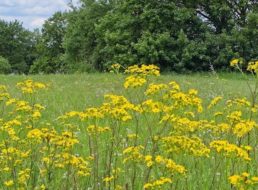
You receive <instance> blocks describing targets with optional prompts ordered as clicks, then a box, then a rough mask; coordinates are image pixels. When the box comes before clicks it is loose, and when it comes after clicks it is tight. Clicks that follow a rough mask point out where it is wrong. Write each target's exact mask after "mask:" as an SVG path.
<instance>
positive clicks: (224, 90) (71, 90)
mask: <svg viewBox="0 0 258 190" xmlns="http://www.w3.org/2000/svg"><path fill="white" fill-rule="evenodd" d="M124 78H125V76H123V75H116V74H111V73H106V74H101V73H96V74H77V75H29V76H18V75H14V76H12V75H10V76H8V75H0V84H4V85H6V86H7V87H8V89H9V90H10V92H11V94H13V95H14V96H20V95H21V94H20V93H19V91H18V90H17V88H15V85H16V83H17V82H20V81H23V80H26V79H33V80H35V81H40V82H46V83H48V84H50V88H49V90H47V91H45V92H42V93H41V94H39V95H38V96H37V98H38V101H39V102H40V103H42V104H43V105H46V106H47V107H48V113H46V114H47V117H52V118H56V117H58V116H60V115H62V114H64V113H65V112H67V111H71V110H83V109H84V108H86V107H90V106H96V105H99V104H101V103H102V102H103V96H104V94H107V93H115V94H120V95H121V94H125V90H124V88H123V83H122V81H123V80H124ZM170 81H176V82H178V83H179V84H180V85H181V87H182V88H184V89H190V88H194V89H197V90H198V91H199V94H200V96H201V97H202V98H204V100H205V101H207V102H206V103H208V102H209V101H210V100H211V99H212V98H214V97H215V96H223V97H225V98H226V99H227V98H233V97H237V96H246V97H248V96H249V91H248V87H247V85H246V80H245V79H244V78H243V77H242V76H241V75H240V74H239V73H221V74H217V75H213V74H212V73H200V74H191V75H190V74H189V75H183V74H175V73H171V74H164V75H161V76H160V77H159V78H155V79H153V80H152V82H155V83H162V82H170ZM48 114H49V115H48Z"/></svg>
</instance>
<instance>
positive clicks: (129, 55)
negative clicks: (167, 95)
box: [0, 0, 258, 73]
mask: <svg viewBox="0 0 258 190" xmlns="http://www.w3.org/2000/svg"><path fill="white" fill-rule="evenodd" d="M257 44H258V2H257V1H256V0H187V1H186V0H160V1H156V0H126V1H125V0H80V6H72V5H71V11H69V12H66V13H61V12H57V13H55V14H54V15H53V16H52V17H50V18H49V19H48V20H47V21H46V22H45V24H44V25H43V27H42V30H41V32H39V33H38V32H30V31H28V30H25V29H24V28H22V25H21V24H20V23H19V22H17V21H15V22H11V23H7V22H5V21H1V22H0V56H2V57H4V58H5V59H7V60H9V63H10V65H11V68H12V72H18V73H26V72H28V71H30V72H31V73H39V72H43V73H57V72H76V71H79V72H83V71H91V70H99V71H104V70H106V69H107V68H108V67H109V66H110V65H111V64H114V63H119V64H122V65H124V66H128V65H132V64H142V63H144V64H157V65H159V66H160V67H161V69H163V70H171V71H177V72H185V71H205V70H209V69H210V67H211V66H212V67H214V68H215V69H225V68H227V65H228V62H229V61H230V60H231V59H232V58H233V57H243V58H245V59H246V60H247V61H248V60H251V59H257V58H258V49H257Z"/></svg>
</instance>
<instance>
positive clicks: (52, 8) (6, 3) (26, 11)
mask: <svg viewBox="0 0 258 190" xmlns="http://www.w3.org/2000/svg"><path fill="white" fill-rule="evenodd" d="M73 1H75V0H73ZM68 2H70V0H0V19H2V20H7V21H13V20H15V19H17V20H19V21H21V22H22V23H23V26H24V27H25V28H28V29H30V30H33V29H34V28H40V27H41V26H42V24H43V23H44V21H45V20H46V19H47V18H49V17H50V16H51V15H52V14H53V13H55V12H56V11H65V10H67V9H69V7H68V6H67V4H68Z"/></svg>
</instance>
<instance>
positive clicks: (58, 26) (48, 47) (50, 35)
mask: <svg viewBox="0 0 258 190" xmlns="http://www.w3.org/2000/svg"><path fill="white" fill-rule="evenodd" d="M65 32H66V17H65V14H63V13H61V12H57V13H55V14H54V15H53V16H52V17H51V18H49V19H48V20H47V21H46V22H45V23H44V25H43V28H42V34H41V38H40V40H39V42H38V43H37V54H38V55H39V57H38V58H37V59H36V60H35V61H34V63H33V65H32V66H31V68H30V72H31V73H38V72H43V73H56V72H62V70H63V67H64V61H63V59H62V57H63V54H64V48H63V38H64V35H65Z"/></svg>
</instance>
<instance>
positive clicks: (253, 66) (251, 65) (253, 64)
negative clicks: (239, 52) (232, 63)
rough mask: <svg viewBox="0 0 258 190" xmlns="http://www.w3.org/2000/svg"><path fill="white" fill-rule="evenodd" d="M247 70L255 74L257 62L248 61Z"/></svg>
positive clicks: (257, 67)
mask: <svg viewBox="0 0 258 190" xmlns="http://www.w3.org/2000/svg"><path fill="white" fill-rule="evenodd" d="M247 70H248V71H252V72H255V73H257V71H258V60H256V61H250V62H249V63H248V66H247Z"/></svg>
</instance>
